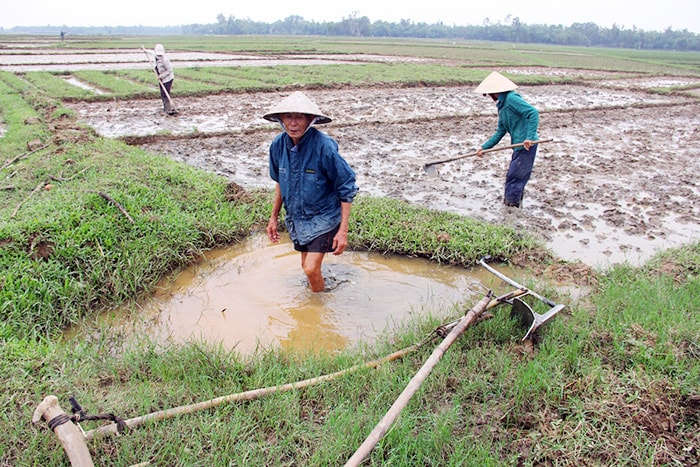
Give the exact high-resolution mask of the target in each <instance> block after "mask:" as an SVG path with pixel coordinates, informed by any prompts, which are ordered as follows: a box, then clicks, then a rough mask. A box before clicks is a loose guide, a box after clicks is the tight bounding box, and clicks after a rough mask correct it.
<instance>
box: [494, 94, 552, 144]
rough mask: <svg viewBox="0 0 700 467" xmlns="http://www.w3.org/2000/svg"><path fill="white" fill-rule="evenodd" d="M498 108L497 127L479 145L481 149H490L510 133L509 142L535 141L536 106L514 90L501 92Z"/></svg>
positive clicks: (537, 119)
mask: <svg viewBox="0 0 700 467" xmlns="http://www.w3.org/2000/svg"><path fill="white" fill-rule="evenodd" d="M496 108H497V109H498V127H497V128H496V132H495V133H494V134H493V136H491V138H489V140H488V141H486V142H485V143H484V144H482V145H481V148H482V149H491V148H492V147H494V146H495V145H496V144H498V142H499V141H500V140H501V139H502V138H503V137H504V136H505V134H506V133H509V134H510V144H519V143H522V142H523V141H525V140H526V139H529V140H531V141H536V140H537V139H539V136H538V135H537V127H538V125H539V122H540V114H539V112H538V111H537V109H536V108H534V107H533V106H532V105H531V104H529V103H528V102H527V101H525V99H523V98H522V97H521V96H520V94H518V93H517V92H515V91H508V92H502V93H500V94H499V95H498V102H496Z"/></svg>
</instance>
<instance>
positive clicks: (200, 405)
mask: <svg viewBox="0 0 700 467" xmlns="http://www.w3.org/2000/svg"><path fill="white" fill-rule="evenodd" d="M420 345H422V344H414V345H412V346H410V347H406V348H404V349H401V350H397V351H396V352H394V353H392V354H389V355H387V356H385V357H382V358H380V359H377V360H372V361H370V362H365V363H362V364H360V365H355V366H352V367H350V368H346V369H344V370H341V371H337V372H335V373H330V374H327V375H323V376H317V377H315V378H309V379H305V380H303V381H297V382H295V383H288V384H283V385H280V386H269V387H266V388H259V389H252V390H250V391H245V392H240V393H237V394H230V395H228V396H221V397H217V398H215V399H210V400H207V401H203V402H197V403H195V404H189V405H183V406H180V407H174V408H170V409H166V410H161V411H158V412H152V413H150V414H147V415H143V416H140V417H135V418H130V419H129V420H125V421H124V423H125V424H126V426H127V427H129V428H134V427H137V426H139V425H142V424H144V423H147V422H156V421H160V420H165V419H168V418H173V417H176V416H178V415H184V414H188V413H192V412H197V411H200V410H205V409H210V408H212V407H215V406H217V405H221V404H224V403H227V402H236V401H249V400H253V399H257V398H259V397H262V396H266V395H268V394H273V393H276V392H285V391H290V390H292V389H302V388H305V387H308V386H313V385H315V384H319V383H322V382H325V381H330V380H333V379H336V378H339V377H341V376H343V375H345V374H348V373H350V372H353V371H356V370H359V369H362V368H376V367H377V366H379V365H380V364H382V363H385V362H390V361H393V360H397V359H399V358H401V357H403V356H405V355H406V354H408V353H410V352H413V351H414V350H416V349H417V348H418V347H420ZM114 434H117V424H116V423H112V424H109V425H105V426H102V427H100V428H96V429H94V430H90V431H88V432H86V433H85V439H86V440H88V441H89V440H92V439H94V438H96V437H97V436H99V435H114Z"/></svg>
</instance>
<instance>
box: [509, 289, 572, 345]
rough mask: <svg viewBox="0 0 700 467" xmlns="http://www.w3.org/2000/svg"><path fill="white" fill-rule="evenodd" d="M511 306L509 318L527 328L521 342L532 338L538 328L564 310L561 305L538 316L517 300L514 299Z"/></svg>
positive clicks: (525, 304)
mask: <svg viewBox="0 0 700 467" xmlns="http://www.w3.org/2000/svg"><path fill="white" fill-rule="evenodd" d="M512 305H513V306H512V308H511V311H510V315H511V317H513V318H516V319H519V320H520V322H521V323H522V324H523V326H525V327H526V328H527V332H526V333H525V337H523V340H527V339H529V338H530V337H531V336H533V335H534V334H535V332H537V329H538V328H539V327H540V326H542V325H543V324H544V323H546V322H547V321H549V320H550V319H552V318H553V317H554V315H556V314H557V313H559V312H560V311H561V310H562V309H563V308H564V305H561V304H559V305H554V306H553V307H552V308H550V309H549V311H547V313H545V314H539V313H535V312H534V311H533V310H532V308H530V305H528V304H527V303H525V302H524V301H522V300H520V299H519V298H514V299H513V303H512Z"/></svg>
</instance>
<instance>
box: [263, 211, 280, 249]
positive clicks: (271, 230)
mask: <svg viewBox="0 0 700 467" xmlns="http://www.w3.org/2000/svg"><path fill="white" fill-rule="evenodd" d="M277 223H278V221H277V218H276V217H270V220H269V221H267V228H266V229H265V230H266V231H267V238H269V239H270V241H271V242H272V243H277V242H279V241H280V234H279V232H277Z"/></svg>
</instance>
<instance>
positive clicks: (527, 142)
mask: <svg viewBox="0 0 700 467" xmlns="http://www.w3.org/2000/svg"><path fill="white" fill-rule="evenodd" d="M517 87H518V86H517V85H516V84H515V83H513V82H512V81H511V80H509V79H508V78H506V77H505V76H503V75H501V74H500V73H498V72H496V71H494V72H493V73H491V74H490V75H489V76H487V77H486V79H485V80H484V81H482V82H481V84H479V86H478V87H477V88H476V89H475V91H474V92H477V93H479V94H484V95H487V94H488V95H489V96H490V97H491V98H492V99H493V100H494V101H495V102H496V108H497V109H498V127H497V128H496V132H495V133H494V134H493V136H491V138H489V139H488V141H486V142H485V143H484V144H482V145H481V148H480V149H479V150H478V151H477V155H478V156H482V155H483V150H484V149H491V148H492V147H494V146H495V145H496V144H498V142H499V141H500V140H501V139H502V138H503V137H504V136H505V134H506V133H509V134H510V143H511V144H521V143H522V146H520V147H517V148H515V149H514V150H513V155H512V156H511V160H510V165H509V167H508V173H507V174H506V186H505V194H504V196H503V202H504V203H505V205H506V206H514V207H518V208H520V207H522V202H523V194H524V192H525V185H527V182H528V181H529V180H530V175H531V174H532V168H533V167H534V165H535V155H536V154H537V144H535V143H534V141H537V140H538V135H537V127H538V125H539V120H540V117H539V112H537V109H536V108H534V107H533V106H532V105H530V104H529V103H528V102H526V101H525V99H523V98H522V97H521V96H520V94H518V93H517V92H515V91H514V89H515V88H517Z"/></svg>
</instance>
